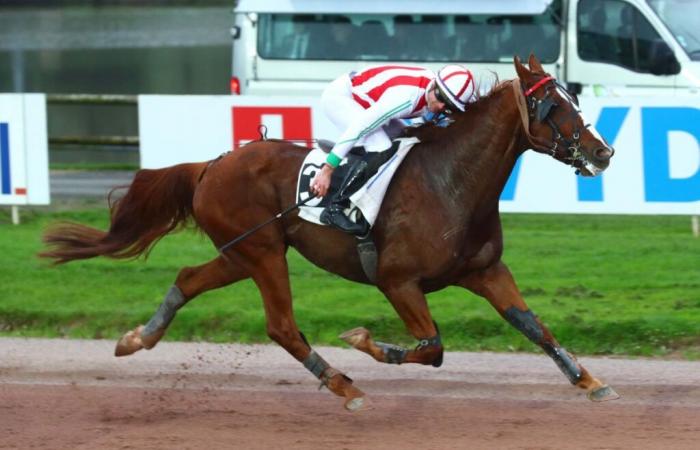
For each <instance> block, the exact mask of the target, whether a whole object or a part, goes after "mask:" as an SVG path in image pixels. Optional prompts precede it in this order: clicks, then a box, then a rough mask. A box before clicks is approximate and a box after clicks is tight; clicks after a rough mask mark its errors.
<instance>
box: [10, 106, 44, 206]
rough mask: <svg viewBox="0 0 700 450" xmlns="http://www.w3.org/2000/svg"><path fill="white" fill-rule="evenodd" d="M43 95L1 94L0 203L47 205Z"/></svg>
mask: <svg viewBox="0 0 700 450" xmlns="http://www.w3.org/2000/svg"><path fill="white" fill-rule="evenodd" d="M49 201H50V197H49V157H48V138H47V132H46V98H45V96H44V94H0V205H48V204H49Z"/></svg>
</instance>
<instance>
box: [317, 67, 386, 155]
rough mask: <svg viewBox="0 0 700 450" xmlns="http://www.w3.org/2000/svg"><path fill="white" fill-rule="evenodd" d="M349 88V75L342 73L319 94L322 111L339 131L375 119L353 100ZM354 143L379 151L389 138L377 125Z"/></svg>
mask: <svg viewBox="0 0 700 450" xmlns="http://www.w3.org/2000/svg"><path fill="white" fill-rule="evenodd" d="M351 88H352V85H351V83H350V76H349V75H347V74H343V75H341V76H340V77H338V78H337V79H335V80H334V81H333V82H331V83H330V84H329V85H328V86H327V87H326V89H325V90H324V91H323V94H322V95H321V106H322V107H323V112H324V113H326V116H327V117H328V118H329V119H330V120H331V122H333V124H334V125H335V126H336V127H338V129H339V130H340V132H341V133H344V132H345V131H346V130H348V128H349V127H350V126H351V125H353V126H354V127H355V128H359V129H362V128H365V127H367V126H369V125H370V124H371V123H372V122H374V121H375V120H376V117H375V116H374V115H373V114H371V113H368V112H367V111H368V110H366V109H364V108H363V107H362V106H360V105H359V104H358V103H357V102H356V101H355V100H353V98H352V89H351ZM354 145H355V146H358V145H363V146H364V147H365V150H366V151H368V152H381V151H383V150H386V149H388V148H389V147H391V139H390V138H389V135H388V134H387V133H386V131H385V130H384V128H383V127H379V128H377V129H376V130H374V131H372V132H371V133H369V134H367V135H365V136H363V137H362V138H360V139H359V140H358V141H357V142H355V144H354ZM342 156H345V155H342Z"/></svg>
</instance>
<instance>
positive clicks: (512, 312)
mask: <svg viewBox="0 0 700 450" xmlns="http://www.w3.org/2000/svg"><path fill="white" fill-rule="evenodd" d="M504 317H505V318H506V320H507V321H508V323H510V324H511V325H513V326H514V327H515V328H516V329H517V330H519V331H520V332H521V333H523V334H524V335H525V336H527V338H528V339H530V340H531V341H532V342H534V343H535V344H537V345H540V344H541V343H542V339H544V332H543V331H542V327H541V326H540V324H539V323H537V320H535V319H536V317H537V316H535V315H534V314H533V313H532V311H530V310H527V311H520V310H519V309H518V308H516V307H515V306H511V307H510V308H508V310H507V311H506V312H505V314H504Z"/></svg>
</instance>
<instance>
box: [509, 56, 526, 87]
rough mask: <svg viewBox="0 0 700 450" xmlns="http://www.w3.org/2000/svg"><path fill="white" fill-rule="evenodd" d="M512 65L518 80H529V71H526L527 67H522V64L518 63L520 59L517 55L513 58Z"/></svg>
mask: <svg viewBox="0 0 700 450" xmlns="http://www.w3.org/2000/svg"><path fill="white" fill-rule="evenodd" d="M513 65H514V66H515V72H516V73H517V74H518V78H520V79H521V80H523V81H525V80H527V79H528V78H529V76H530V71H529V70H527V67H525V66H523V63H521V62H520V57H519V56H518V55H515V56H514V57H513Z"/></svg>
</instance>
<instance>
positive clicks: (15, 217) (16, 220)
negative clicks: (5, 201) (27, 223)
mask: <svg viewBox="0 0 700 450" xmlns="http://www.w3.org/2000/svg"><path fill="white" fill-rule="evenodd" d="M12 224H13V225H19V206H17V205H12Z"/></svg>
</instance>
